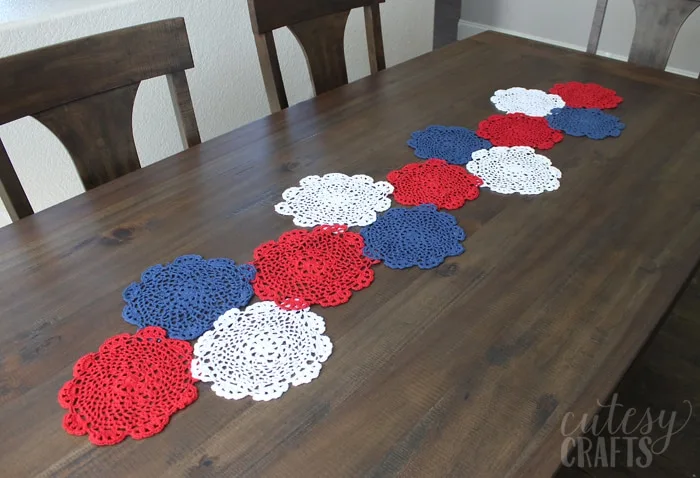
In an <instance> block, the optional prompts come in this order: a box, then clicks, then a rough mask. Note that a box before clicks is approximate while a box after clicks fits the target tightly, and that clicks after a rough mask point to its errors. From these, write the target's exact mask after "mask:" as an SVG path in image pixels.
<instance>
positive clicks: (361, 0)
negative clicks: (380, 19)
mask: <svg viewBox="0 0 700 478" xmlns="http://www.w3.org/2000/svg"><path fill="white" fill-rule="evenodd" d="M384 1H385V0H297V1H295V2H280V1H279V0H248V8H249V9H250V17H251V20H252V24H253V31H254V32H256V33H267V32H271V31H273V30H277V29H278V28H282V27H286V26H288V25H292V24H294V23H300V22H305V21H309V20H313V19H314V18H321V17H325V16H326V15H331V14H333V13H338V12H345V11H349V10H352V9H353V8H359V7H366V6H370V5H375V4H379V3H384Z"/></svg>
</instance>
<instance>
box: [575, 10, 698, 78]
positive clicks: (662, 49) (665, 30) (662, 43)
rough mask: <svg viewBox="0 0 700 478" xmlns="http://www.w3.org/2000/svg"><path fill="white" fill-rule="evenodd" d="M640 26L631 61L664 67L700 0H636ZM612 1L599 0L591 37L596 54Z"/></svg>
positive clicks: (635, 35)
mask: <svg viewBox="0 0 700 478" xmlns="http://www.w3.org/2000/svg"><path fill="white" fill-rule="evenodd" d="M633 2H634V9H635V12H636V25H635V30H634V37H633V39H632V48H631V50H630V55H629V61H630V62H631V63H635V64H638V65H644V66H649V67H651V68H658V69H664V68H666V65H667V64H668V59H669V58H670V57H671V50H672V49H673V44H674V43H675V41H676V37H677V36H678V33H679V32H680V30H681V27H682V26H683V24H684V23H685V21H686V20H687V19H688V17H689V16H690V14H691V13H693V12H694V11H695V10H696V9H697V8H698V7H699V6H700V2H699V1H698V0H633ZM607 3H608V0H598V4H597V5H596V10H595V15H594V17H593V26H592V28H591V35H590V37H589V40H588V50H587V51H588V53H596V52H597V50H598V42H599V40H600V34H601V32H602V29H603V20H604V17H605V10H606V8H607Z"/></svg>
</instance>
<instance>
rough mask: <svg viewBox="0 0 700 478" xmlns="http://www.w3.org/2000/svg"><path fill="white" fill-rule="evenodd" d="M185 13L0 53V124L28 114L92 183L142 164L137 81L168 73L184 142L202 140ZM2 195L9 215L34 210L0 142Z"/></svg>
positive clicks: (87, 186) (89, 184) (187, 144)
mask: <svg viewBox="0 0 700 478" xmlns="http://www.w3.org/2000/svg"><path fill="white" fill-rule="evenodd" d="M193 67H194V63H193V60H192V52H191V51H190V44H189V39H188V37H187V30H186V28H185V21H184V19H182V18H175V19H170V20H164V21H160V22H154V23H148V24H145V25H139V26H135V27H131V28H125V29H122V30H116V31H112V32H107V33H103V34H100V35H94V36H90V37H85V38H80V39H78V40H74V41H69V42H66V43H61V44H57V45H52V46H49V47H46V48H41V49H39V50H34V51H30V52H27V53H21V54H19V55H14V56H10V57H7V58H2V59H0V72H2V74H1V75H0V124H5V123H8V122H10V121H14V120H16V119H19V118H23V117H25V116H32V117H34V118H36V119H37V120H38V121H40V122H41V123H43V124H44V125H45V126H46V127H47V128H48V129H49V130H51V131H52V132H53V133H54V134H55V135H56V136H57V137H58V139H59V140H60V141H61V142H62V143H63V145H64V146H65V147H66V149H67V150H68V153H69V154H70V156H71V159H72V160H73V163H74V164H75V166H76V168H77V170H78V174H79V175H80V179H81V180H82V182H83V185H84V186H85V189H87V190H89V189H92V188H94V187H97V186H99V185H101V184H104V183H107V182H109V181H111V180H113V179H116V178H118V177H120V176H123V175H125V174H127V173H129V172H132V171H135V170H137V169H139V168H140V167H141V165H140V163H139V159H138V155H137V153H136V146H135V144H134V136H133V130H132V124H131V122H132V112H133V108H134V100H135V99H136V92H137V90H138V87H139V84H140V83H141V81H142V80H146V79H148V78H154V77H157V76H162V75H167V79H168V85H169V88H170V93H171V95H172V96H173V100H174V103H175V111H176V116H177V120H178V124H179V127H180V133H181V135H182V137H183V143H184V145H185V147H191V146H194V145H196V144H199V143H200V142H201V140H200V135H199V128H198V127H197V120H196V118H195V115H194V110H193V108H192V99H191V97H190V91H189V86H188V84H187V77H186V76H185V70H186V69H189V68H193ZM0 198H1V199H2V200H3V203H4V204H5V207H7V209H8V211H9V213H10V217H11V218H12V219H13V220H17V219H19V218H22V217H25V216H28V215H30V214H32V213H33V210H32V207H31V205H30V203H29V200H28V199H27V196H26V194H25V193H24V190H23V189H22V185H21V184H20V182H19V178H18V177H17V174H16V173H15V170H14V168H13V167H12V163H11V162H10V159H9V157H8V155H7V151H6V150H5V148H4V146H3V145H2V142H0Z"/></svg>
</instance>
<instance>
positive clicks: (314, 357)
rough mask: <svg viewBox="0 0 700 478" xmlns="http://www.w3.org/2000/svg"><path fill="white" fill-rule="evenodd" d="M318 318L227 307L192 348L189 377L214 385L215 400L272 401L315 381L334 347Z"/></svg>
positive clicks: (266, 306) (270, 308)
mask: <svg viewBox="0 0 700 478" xmlns="http://www.w3.org/2000/svg"><path fill="white" fill-rule="evenodd" d="M325 329H326V326H325V323H324V321H323V318H322V317H320V316H318V315H316V314H314V313H313V312H311V311H309V309H303V310H294V311H286V310H282V309H280V308H279V307H278V306H277V305H276V304H275V303H274V302H257V303H255V304H253V305H251V306H249V307H247V308H246V309H244V310H239V309H231V310H229V311H227V312H226V313H224V315H222V316H221V317H219V318H218V319H217V320H216V322H214V328H213V330H209V331H207V332H205V333H204V335H202V336H201V337H200V338H199V339H198V340H197V343H196V344H195V346H194V360H192V376H193V377H194V378H197V379H199V380H202V381H204V382H213V384H212V386H211V389H212V390H213V391H214V393H216V394H217V395H218V396H220V397H224V398H227V399H233V400H237V399H240V398H244V397H246V396H248V395H250V396H251V397H252V398H253V400H272V399H275V398H279V397H281V396H282V394H283V393H284V392H286V391H287V390H289V384H292V385H301V384H304V383H309V382H310V381H312V380H313V379H315V378H316V377H318V374H319V372H320V371H321V364H322V363H323V362H325V361H326V359H327V358H328V357H329V356H330V355H331V351H332V350H333V344H332V343H331V340H330V339H329V338H328V337H327V336H325V335H323V332H324V331H325Z"/></svg>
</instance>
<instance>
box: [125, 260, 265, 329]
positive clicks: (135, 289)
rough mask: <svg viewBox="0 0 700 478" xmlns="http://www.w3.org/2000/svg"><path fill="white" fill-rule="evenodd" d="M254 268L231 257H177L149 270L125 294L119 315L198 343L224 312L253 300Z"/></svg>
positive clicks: (135, 322)
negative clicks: (237, 263)
mask: <svg viewBox="0 0 700 478" xmlns="http://www.w3.org/2000/svg"><path fill="white" fill-rule="evenodd" d="M254 277H255V269H253V267H252V266H251V265H250V264H243V265H236V263H235V262H233V261H232V260H230V259H209V260H205V259H203V258H202V257H200V256H197V255H187V256H181V257H178V258H177V259H175V260H174V261H173V262H171V263H170V264H166V265H164V266H163V265H160V264H158V265H155V266H153V267H149V268H148V269H147V270H146V271H145V272H144V273H143V274H141V282H134V283H132V284H131V285H130V286H129V287H127V288H126V289H125V290H124V293H123V297H124V300H125V301H126V304H127V305H126V306H125V307H124V310H123V311H122V317H123V318H124V320H126V321H127V322H129V323H130V324H133V325H136V326H137V327H139V328H142V327H147V326H149V325H154V326H158V327H162V328H164V329H165V330H166V331H167V332H168V336H169V337H170V338H173V339H183V340H191V339H196V338H197V337H199V336H200V335H202V334H203V333H204V331H205V330H208V329H209V328H210V327H211V324H212V323H213V322H214V321H215V320H216V319H217V318H218V317H219V316H220V315H221V314H223V313H224V312H225V311H227V310H229V309H231V308H234V307H243V306H245V305H246V304H248V302H249V301H250V299H251V297H252V296H253V287H252V286H251V284H250V281H252V280H253V278H254Z"/></svg>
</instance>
